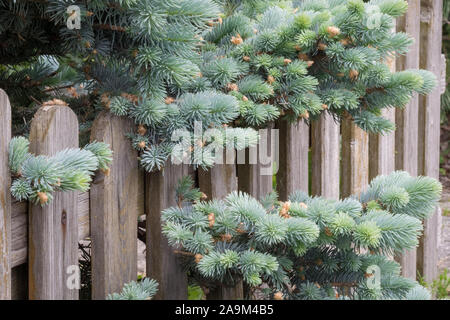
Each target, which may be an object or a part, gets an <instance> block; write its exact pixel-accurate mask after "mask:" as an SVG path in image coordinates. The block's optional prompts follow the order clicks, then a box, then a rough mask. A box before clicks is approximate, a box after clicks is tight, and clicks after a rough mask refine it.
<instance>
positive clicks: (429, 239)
mask: <svg viewBox="0 0 450 320" xmlns="http://www.w3.org/2000/svg"><path fill="white" fill-rule="evenodd" d="M442 4H443V3H442V0H422V1H421V25H420V34H421V38H420V40H421V41H422V43H421V47H420V67H421V68H423V69H426V70H429V71H431V72H434V74H435V75H436V76H437V78H438V79H440V75H441V72H445V68H444V66H445V65H442V61H445V60H443V59H441V44H442V28H441V25H442ZM440 94H441V88H439V86H437V88H435V89H434V92H432V93H431V94H429V95H428V96H421V97H420V98H419V119H420V120H419V147H418V148H419V151H418V152H419V158H418V159H419V163H418V174H421V175H426V176H430V177H433V178H436V179H439V152H440V148H439V140H440V107H441V102H440ZM438 215H439V210H437V209H436V210H435V212H434V215H433V216H432V217H430V218H428V219H427V220H426V221H425V222H424V233H423V237H422V238H421V241H420V242H421V245H420V247H419V248H418V250H417V268H418V271H419V272H420V274H421V275H422V276H423V277H424V278H425V280H426V281H428V282H431V281H433V280H434V279H435V278H436V277H437V261H438V257H437V246H438V238H437V236H438V230H439V216H438Z"/></svg>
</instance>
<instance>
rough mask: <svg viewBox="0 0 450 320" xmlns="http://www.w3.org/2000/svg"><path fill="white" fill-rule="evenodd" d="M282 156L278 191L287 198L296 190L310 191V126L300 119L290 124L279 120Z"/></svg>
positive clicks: (282, 198) (279, 165)
mask: <svg viewBox="0 0 450 320" xmlns="http://www.w3.org/2000/svg"><path fill="white" fill-rule="evenodd" d="M278 129H279V137H280V140H279V141H280V142H279V144H280V151H279V152H280V157H279V159H280V160H279V164H278V168H279V169H278V172H277V192H278V194H279V196H280V200H287V198H288V196H289V194H291V193H292V192H294V191H296V190H302V191H305V192H308V184H309V182H308V167H309V166H308V151H309V126H308V125H307V123H306V122H305V121H302V120H299V121H298V122H297V123H295V124H289V123H287V122H286V121H284V120H280V121H278Z"/></svg>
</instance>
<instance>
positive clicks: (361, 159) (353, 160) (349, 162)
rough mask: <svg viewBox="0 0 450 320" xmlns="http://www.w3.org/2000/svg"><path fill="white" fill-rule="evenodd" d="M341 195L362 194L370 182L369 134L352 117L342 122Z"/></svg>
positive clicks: (343, 196)
mask: <svg viewBox="0 0 450 320" xmlns="http://www.w3.org/2000/svg"><path fill="white" fill-rule="evenodd" d="M341 128H342V129H341V131H342V143H341V144H342V160H341V197H342V198H345V197H348V196H350V195H353V194H360V193H361V192H362V191H364V190H365V188H366V186H367V183H368V182H369V150H368V149H369V136H368V134H367V133H366V132H364V131H363V130H362V129H360V128H359V127H357V126H356V125H355V124H354V123H353V122H352V121H351V120H350V119H348V118H345V119H343V120H342V122H341Z"/></svg>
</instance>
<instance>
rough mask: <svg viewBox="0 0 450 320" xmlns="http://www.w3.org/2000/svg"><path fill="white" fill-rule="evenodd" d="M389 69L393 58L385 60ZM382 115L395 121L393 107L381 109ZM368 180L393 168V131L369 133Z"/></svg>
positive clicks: (392, 67)
mask: <svg viewBox="0 0 450 320" xmlns="http://www.w3.org/2000/svg"><path fill="white" fill-rule="evenodd" d="M386 63H387V65H388V66H389V69H390V70H391V71H392V72H395V67H396V66H395V59H394V58H389V59H388V60H387V61H386ZM381 112H382V116H383V117H384V118H386V119H388V120H390V121H391V122H393V123H395V109H394V108H391V109H383V110H382V111H381ZM369 150H370V157H369V181H371V180H372V179H373V178H375V177H376V176H378V175H380V174H389V173H391V172H392V171H394V170H395V131H394V132H390V133H386V134H383V135H380V134H373V133H371V134H369Z"/></svg>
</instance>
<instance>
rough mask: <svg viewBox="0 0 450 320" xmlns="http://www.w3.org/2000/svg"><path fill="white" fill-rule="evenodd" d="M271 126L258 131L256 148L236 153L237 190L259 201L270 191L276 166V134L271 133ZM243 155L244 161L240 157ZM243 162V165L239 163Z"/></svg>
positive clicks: (277, 151)
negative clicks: (258, 140) (258, 138)
mask: <svg viewBox="0 0 450 320" xmlns="http://www.w3.org/2000/svg"><path fill="white" fill-rule="evenodd" d="M273 127H274V126H273V124H271V125H269V126H268V127H267V128H265V129H260V130H259V136H260V142H259V144H258V145H257V146H255V147H251V148H248V149H246V150H242V151H238V157H237V159H238V165H237V174H238V189H239V191H243V192H246V193H248V194H250V195H251V196H253V197H255V198H256V199H261V197H264V196H265V195H267V194H268V193H270V192H271V191H272V189H273V188H272V180H273V179H272V174H273V167H274V166H275V165H277V162H278V161H276V160H277V157H278V153H279V150H277V147H278V145H279V144H278V141H276V140H277V138H278V134H275V132H272V130H273ZM240 153H242V155H245V159H242V160H243V161H241V157H240ZM241 162H244V163H241Z"/></svg>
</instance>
